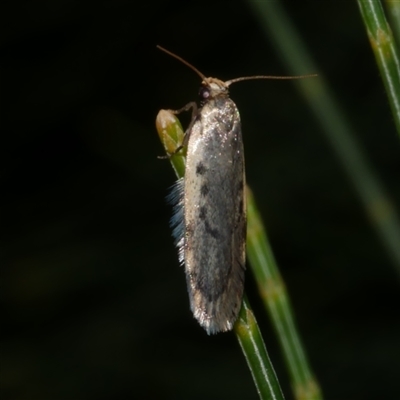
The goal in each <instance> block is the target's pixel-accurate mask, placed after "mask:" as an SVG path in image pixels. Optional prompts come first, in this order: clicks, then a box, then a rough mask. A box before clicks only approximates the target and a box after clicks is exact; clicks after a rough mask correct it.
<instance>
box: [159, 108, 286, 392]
mask: <svg viewBox="0 0 400 400" xmlns="http://www.w3.org/2000/svg"><path fill="white" fill-rule="evenodd" d="M156 128H157V132H158V134H159V137H160V140H161V142H162V144H163V146H164V149H165V151H166V153H167V154H168V155H171V154H173V155H172V156H170V157H169V160H170V161H171V164H172V166H173V168H174V170H175V173H176V175H177V177H178V178H181V177H182V176H184V174H185V149H183V151H182V152H181V151H180V152H178V153H176V154H174V151H175V150H176V149H177V147H178V146H179V145H180V144H181V143H182V141H183V136H184V133H183V130H182V126H181V124H180V122H179V120H178V118H176V116H175V115H174V114H172V113H171V112H169V111H168V110H161V111H160V112H159V113H158V115H157V119H156ZM234 331H235V334H236V337H237V339H238V341H239V344H240V346H241V348H242V351H243V353H244V355H245V358H246V361H247V364H248V366H249V369H250V371H251V374H252V376H253V380H254V383H255V385H256V388H257V391H258V394H259V396H260V399H262V400H283V399H284V397H283V394H282V390H281V388H280V386H279V382H278V379H277V377H276V375H275V371H274V369H273V366H272V364H271V362H270V359H269V357H268V353H267V350H266V347H265V344H264V341H263V339H262V336H261V333H260V330H259V328H258V325H257V321H256V319H255V317H254V314H253V312H252V310H251V308H250V305H249V303H248V300H247V297H246V295H245V294H244V295H243V303H242V308H241V310H240V315H239V318H238V319H237V321H236V323H235V326H234Z"/></svg>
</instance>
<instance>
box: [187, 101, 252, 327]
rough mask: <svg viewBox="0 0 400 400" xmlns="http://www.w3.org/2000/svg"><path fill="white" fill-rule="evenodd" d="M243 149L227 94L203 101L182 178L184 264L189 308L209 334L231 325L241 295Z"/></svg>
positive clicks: (243, 197) (236, 114)
mask: <svg viewBox="0 0 400 400" xmlns="http://www.w3.org/2000/svg"><path fill="white" fill-rule="evenodd" d="M244 187H245V171H244V153H243V142H242V134H241V125H240V117H239V112H238V110H237V108H236V105H235V104H234V103H233V101H232V100H231V99H229V98H223V99H216V100H214V101H210V102H208V103H206V105H205V106H204V107H203V108H202V110H201V112H200V117H199V118H198V120H197V121H196V122H195V124H194V125H193V128H192V131H191V132H190V138H189V144H188V152H187V160H186V172H185V180H184V200H183V201H184V207H183V208H184V230H185V235H184V243H183V245H184V249H183V253H184V263H185V271H186V278H187V285H188V291H189V298H190V303H191V309H192V312H193V314H194V316H195V318H196V319H197V320H198V321H199V323H200V325H202V326H203V327H204V328H205V329H206V331H207V332H208V334H211V333H217V332H220V331H227V330H231V329H232V327H233V324H234V322H235V321H236V319H237V316H238V313H239V310H240V307H241V300H242V296H243V283H244V270H245V242H246V202H245V193H244Z"/></svg>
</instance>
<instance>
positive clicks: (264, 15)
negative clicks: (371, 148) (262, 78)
mask: <svg viewBox="0 0 400 400" xmlns="http://www.w3.org/2000/svg"><path fill="white" fill-rule="evenodd" d="M248 2H249V4H250V5H251V7H252V9H253V10H254V12H255V17H256V18H257V19H258V20H259V22H260V25H261V27H262V28H263V29H264V31H265V34H266V35H267V36H268V38H269V40H272V41H273V42H274V43H275V45H276V48H277V49H278V50H279V52H280V55H281V57H282V60H283V61H284V62H285V63H286V65H287V67H288V69H289V70H290V71H291V73H293V74H294V75H299V74H303V73H314V72H318V69H317V67H316V65H315V63H314V62H313V60H312V59H311V56H310V55H309V54H308V52H307V50H306V49H305V47H304V44H303V43H302V41H301V39H300V36H299V35H298V33H297V32H296V30H295V29H294V27H293V25H292V23H291V22H290V21H289V19H288V18H287V16H286V14H285V13H284V11H283V9H282V5H281V3H280V2H279V1H276V0H268V1H258V0H248ZM296 84H297V86H298V87H299V89H300V91H301V93H302V94H303V95H304V98H305V100H306V101H307V102H308V104H309V106H310V108H311V110H312V111H313V112H314V115H315V118H316V119H317V120H318V122H319V123H320V125H321V127H322V132H323V133H324V134H325V135H326V138H327V140H328V141H329V143H330V144H331V146H332V148H333V149H334V151H335V152H336V155H337V157H338V159H339V160H340V162H341V163H342V166H343V168H344V170H345V171H346V173H347V174H348V176H349V179H350V181H351V182H352V184H353V186H354V187H355V189H356V191H357V193H358V195H359V197H360V200H361V202H362V204H363V206H364V208H365V210H366V213H367V215H368V216H369V218H370V221H371V223H372V225H373V227H374V228H375V229H376V231H377V233H378V235H379V237H380V239H381V241H382V243H383V245H384V246H385V249H386V251H387V253H388V255H389V257H390V258H391V260H392V262H393V265H394V266H395V268H396V271H397V272H398V274H399V276H400V246H399V243H400V220H399V217H398V214H397V212H396V210H395V208H394V206H393V204H392V202H391V200H390V199H389V197H388V196H387V194H386V192H385V190H384V188H383V186H382V184H381V182H380V180H379V178H378V177H377V175H376V174H375V171H374V170H373V168H372V166H371V165H370V164H369V162H368V160H367V158H366V156H365V155H364V153H363V151H362V148H361V146H360V144H359V143H358V141H357V139H356V134H355V133H354V132H353V130H352V128H351V127H350V124H349V123H348V121H347V120H346V117H345V114H344V113H343V112H342V110H341V108H340V106H339V105H338V103H337V101H336V100H335V99H334V98H333V96H332V95H331V94H330V93H331V91H330V90H329V88H328V87H327V84H326V82H325V80H324V78H323V76H321V75H320V74H319V76H318V78H316V79H311V80H303V81H301V80H300V81H296Z"/></svg>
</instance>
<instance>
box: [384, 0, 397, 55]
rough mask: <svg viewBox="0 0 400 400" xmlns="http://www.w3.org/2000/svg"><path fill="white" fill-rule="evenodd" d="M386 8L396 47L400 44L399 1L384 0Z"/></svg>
mask: <svg viewBox="0 0 400 400" xmlns="http://www.w3.org/2000/svg"><path fill="white" fill-rule="evenodd" d="M385 4H386V9H387V10H388V14H389V20H390V25H391V26H392V28H393V34H394V36H395V39H396V45H397V48H399V46H400V1H399V0H385Z"/></svg>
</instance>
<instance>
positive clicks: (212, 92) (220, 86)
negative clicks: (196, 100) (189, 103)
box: [199, 78, 229, 101]
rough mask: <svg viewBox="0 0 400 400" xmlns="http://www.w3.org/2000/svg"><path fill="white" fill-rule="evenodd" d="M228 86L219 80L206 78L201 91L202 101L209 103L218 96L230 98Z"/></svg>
mask: <svg viewBox="0 0 400 400" xmlns="http://www.w3.org/2000/svg"><path fill="white" fill-rule="evenodd" d="M228 94H229V90H228V85H226V84H225V82H223V81H221V80H220V79H217V78H204V79H203V82H202V83H201V87H200V90H199V96H200V99H201V101H207V100H210V99H213V98H214V97H217V96H228Z"/></svg>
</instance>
